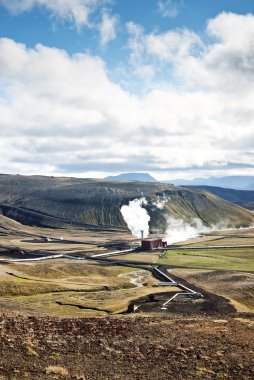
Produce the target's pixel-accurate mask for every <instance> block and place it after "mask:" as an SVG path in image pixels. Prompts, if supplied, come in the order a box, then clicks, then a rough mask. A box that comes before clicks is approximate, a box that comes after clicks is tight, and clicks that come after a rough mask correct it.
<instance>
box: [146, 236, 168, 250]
mask: <svg viewBox="0 0 254 380" xmlns="http://www.w3.org/2000/svg"><path fill="white" fill-rule="evenodd" d="M166 246H167V242H166V241H163V240H162V239H161V238H150V239H142V240H141V249H142V250H143V251H152V250H154V249H159V248H165V247H166Z"/></svg>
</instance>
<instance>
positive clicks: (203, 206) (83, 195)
mask: <svg viewBox="0 0 254 380" xmlns="http://www.w3.org/2000/svg"><path fill="white" fill-rule="evenodd" d="M164 194H166V195H167V196H168V199H169V198H170V199H169V200H168V202H167V203H166V205H165V210H166V212H167V213H168V214H170V215H172V216H175V217H181V218H184V219H186V220H192V219H193V218H197V217H198V218H200V219H202V220H203V222H204V223H205V224H209V225H210V224H214V223H218V222H221V221H223V222H225V223H227V224H229V225H231V226H240V225H245V226H246V225H250V224H252V223H253V220H254V216H253V215H252V214H251V213H250V212H248V211H247V210H244V209H241V208H240V207H237V206H234V205H232V204H230V203H229V202H226V201H224V200H222V199H220V198H218V197H216V196H215V195H212V194H209V193H207V192H205V191H202V190H200V191H199V190H189V189H183V188H177V187H174V186H171V185H166V184H161V183H141V182H139V183H137V182H113V181H107V180H92V179H75V178H53V177H40V176H31V177H25V176H12V175H1V176H0V203H1V204H9V205H12V206H16V207H17V206H18V207H23V208H26V209H29V210H34V211H37V212H40V213H44V214H48V215H53V216H55V217H60V218H67V219H71V220H74V221H77V222H82V223H86V224H92V225H104V226H105V225H111V226H125V223H124V221H123V219H122V216H121V213H120V207H121V206H122V205H123V204H127V203H128V201H129V200H132V199H135V198H140V197H142V196H145V197H146V198H147V199H148V201H149V202H148V206H147V208H148V210H149V213H150V215H151V227H154V228H158V227H163V226H165V225H166V220H165V211H164V210H159V209H156V208H154V206H153V204H152V203H153V202H154V200H156V199H160V198H161V197H163V195H164ZM8 216H10V217H12V218H14V219H17V220H20V219H19V216H20V215H19V212H18V211H17V212H16V214H15V212H13V214H12V215H8ZM41 219H42V218H41V216H40V215H33V217H32V219H29V218H28V217H24V216H23V219H22V220H21V221H22V222H23V223H24V222H25V223H27V224H36V223H37V222H38V221H40V222H41ZM57 223H58V222H57Z"/></svg>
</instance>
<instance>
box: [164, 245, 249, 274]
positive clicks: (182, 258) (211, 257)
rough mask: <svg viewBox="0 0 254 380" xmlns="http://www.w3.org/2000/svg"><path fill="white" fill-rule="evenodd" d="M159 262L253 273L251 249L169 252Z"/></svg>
mask: <svg viewBox="0 0 254 380" xmlns="http://www.w3.org/2000/svg"><path fill="white" fill-rule="evenodd" d="M159 262H160V263H166V264H170V263H171V264H172V265H179V266H186V267H195V268H201V269H205V268H207V269H215V270H217V269H224V270H237V271H249V272H254V252H253V248H239V249H232V248H228V249H223V250H222V249H219V248H216V249H207V250H206V249H202V250H201V249H199V250H186V251H185V250H181V251H180V250H170V251H168V252H167V254H166V255H165V256H164V257H163V258H162V259H160V260H159Z"/></svg>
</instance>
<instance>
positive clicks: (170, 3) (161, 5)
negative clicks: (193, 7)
mask: <svg viewBox="0 0 254 380" xmlns="http://www.w3.org/2000/svg"><path fill="white" fill-rule="evenodd" d="M181 6H182V1H181V0H163V1H158V10H159V12H160V13H161V15H162V16H163V17H170V18H174V17H176V16H177V15H178V12H179V9H180V8H181Z"/></svg>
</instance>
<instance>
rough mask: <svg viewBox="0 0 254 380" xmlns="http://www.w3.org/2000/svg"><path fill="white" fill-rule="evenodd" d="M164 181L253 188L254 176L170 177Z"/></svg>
mask: <svg viewBox="0 0 254 380" xmlns="http://www.w3.org/2000/svg"><path fill="white" fill-rule="evenodd" d="M166 182H170V183H173V184H174V185H176V186H212V187H224V188H226V189H237V190H254V176H227V177H221V178H218V177H210V178H194V179H193V180H186V179H175V180H174V179H172V180H170V181H166Z"/></svg>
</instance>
